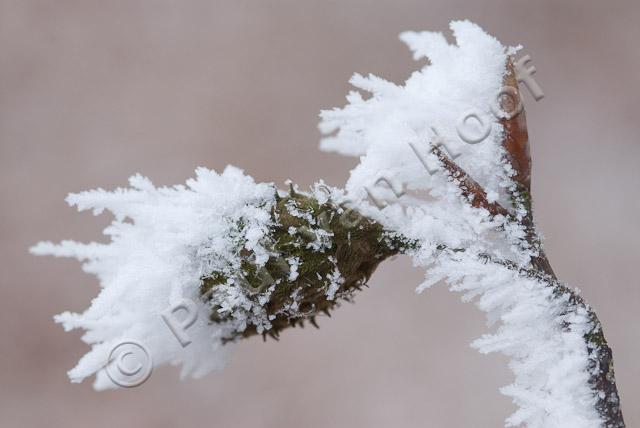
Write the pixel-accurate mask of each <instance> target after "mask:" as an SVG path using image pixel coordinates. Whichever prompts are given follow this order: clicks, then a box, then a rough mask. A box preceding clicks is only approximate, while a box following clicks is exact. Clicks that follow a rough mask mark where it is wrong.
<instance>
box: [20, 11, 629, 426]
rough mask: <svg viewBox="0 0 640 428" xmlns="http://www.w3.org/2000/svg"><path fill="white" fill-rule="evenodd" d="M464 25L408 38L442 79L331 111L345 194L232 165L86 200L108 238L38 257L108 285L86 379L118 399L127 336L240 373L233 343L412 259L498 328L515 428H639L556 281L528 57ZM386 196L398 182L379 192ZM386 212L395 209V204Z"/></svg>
mask: <svg viewBox="0 0 640 428" xmlns="http://www.w3.org/2000/svg"><path fill="white" fill-rule="evenodd" d="M451 29H452V30H453V33H454V36H455V38H456V44H450V43H448V42H447V40H446V38H445V37H444V36H443V34H442V33H432V32H406V33H402V34H401V36H400V37H401V39H402V40H403V41H404V42H405V43H406V44H407V45H408V46H409V48H410V49H411V50H412V51H413V54H414V58H415V59H417V60H418V59H422V58H427V59H429V62H428V64H427V65H425V66H424V67H423V68H422V69H420V70H418V71H416V72H414V73H412V74H411V76H410V77H409V78H408V79H407V80H406V82H405V83H404V84H403V85H397V84H395V83H392V82H388V81H386V80H384V79H382V78H379V77H376V76H373V75H369V76H367V77H364V76H361V75H357V74H356V75H354V76H353V78H352V79H351V83H352V84H353V85H354V86H355V87H356V88H357V89H360V90H362V91H365V92H368V93H370V94H371V96H370V97H366V98H365V97H363V96H362V94H361V93H360V92H358V91H352V92H350V93H349V95H348V96H347V105H346V106H345V107H343V108H335V109H332V110H325V111H323V112H322V113H321V123H320V130H321V132H322V133H323V134H324V135H325V138H323V140H322V142H321V145H320V147H321V149H322V150H327V151H335V152H338V153H340V154H343V155H349V156H357V157H358V158H359V163H358V165H357V166H356V167H355V168H354V169H353V170H352V171H351V174H350V178H349V180H348V181H347V183H346V185H345V189H344V190H341V189H336V188H330V187H328V186H326V185H324V184H323V183H320V184H316V185H315V186H314V187H313V188H312V189H311V191H310V192H302V191H300V190H298V189H296V188H295V187H294V186H293V185H291V186H290V189H289V191H287V192H285V191H279V190H277V189H276V188H275V186H274V185H273V184H272V183H256V182H255V181H254V180H253V179H252V178H251V177H250V176H247V175H245V174H244V173H243V172H242V171H241V170H239V169H238V168H235V167H232V166H228V167H227V168H225V170H224V171H223V172H222V173H220V174H219V173H217V172H215V171H211V170H208V169H206V168H199V169H197V170H196V177H195V178H193V179H190V180H188V181H187V183H186V185H183V186H174V187H161V188H157V187H155V186H154V185H153V184H152V183H151V181H150V180H149V179H147V178H144V177H142V176H139V175H136V176H134V177H131V178H130V187H129V188H125V189H116V190H115V191H112V192H107V191H104V190H102V189H98V190H93V191H88V192H82V193H79V194H71V195H69V197H68V199H67V201H68V202H69V203H70V204H71V205H76V206H77V207H78V209H80V210H87V209H91V210H93V212H94V214H100V213H101V212H103V211H104V210H109V211H111V212H112V213H113V214H114V217H115V218H114V220H113V222H112V223H111V225H109V227H108V228H106V229H105V234H106V235H108V236H110V238H111V241H110V242H109V243H104V244H103V243H95V242H93V243H89V244H82V243H78V242H75V241H63V242H62V243H60V244H57V245H56V244H52V243H51V242H41V243H39V244H38V245H36V246H35V247H34V248H32V249H31V251H32V252H33V253H35V254H39V255H45V254H48V255H55V256H61V257H75V258H77V259H79V260H81V261H83V263H84V269H85V270H86V271H87V272H89V273H93V274H95V275H96V276H97V277H98V278H99V280H100V285H101V287H102V291H101V293H100V294H99V295H98V296H97V297H96V298H95V299H94V300H93V301H92V304H91V306H90V307H89V308H88V309H87V310H86V311H85V312H84V313H81V314H75V313H69V312H65V313H62V314H60V315H58V316H56V318H55V319H56V321H57V322H59V323H61V324H63V326H64V327H65V329H67V330H70V329H74V328H82V329H85V330H86V331H87V334H86V335H84V336H83V339H84V340H85V341H86V342H87V343H89V344H90V345H92V348H91V350H90V351H89V352H88V353H87V354H86V355H85V356H84V357H83V358H82V359H81V360H80V361H79V363H78V364H77V366H76V367H75V368H73V369H72V370H71V371H69V377H70V378H71V380H72V381H74V382H79V381H82V380H83V379H84V378H86V377H89V376H92V375H94V374H95V375H96V382H95V384H94V386H95V388H96V389H106V388H113V387H116V386H117V385H116V384H114V382H112V380H113V379H110V378H109V376H107V374H108V373H105V372H107V370H106V368H107V367H111V366H110V364H111V363H110V362H109V353H110V350H111V349H113V347H114V346H117V345H118V344H119V343H121V342H122V341H123V340H128V339H132V340H137V341H139V342H143V343H144V344H145V345H146V347H148V349H149V352H150V353H151V354H153V365H154V366H159V365H163V364H169V363H171V364H180V365H182V375H183V376H188V375H190V376H194V377H198V376H202V375H204V374H206V373H208V372H209V371H211V370H214V369H219V368H222V367H223V366H224V362H225V359H226V356H227V354H228V351H229V349H230V348H232V347H233V344H232V342H236V341H239V340H242V339H244V338H248V337H252V336H262V337H263V338H264V339H265V340H266V339H267V338H269V337H271V338H274V339H278V337H279V336H280V334H281V332H282V331H283V330H285V329H287V328H289V327H297V326H300V327H301V326H303V325H304V324H305V323H310V324H312V325H314V326H316V327H317V325H318V320H317V317H318V316H322V315H330V314H331V312H332V311H333V310H334V309H335V308H336V307H337V306H338V304H339V303H340V302H341V301H345V300H346V301H351V300H352V299H353V298H354V296H355V294H356V293H357V292H358V290H360V289H361V288H362V287H364V286H366V284H367V280H368V279H369V278H370V276H371V275H372V274H373V272H374V270H375V269H376V267H377V266H378V265H379V264H380V263H381V262H382V261H384V260H385V259H387V258H389V257H391V256H394V255H396V254H407V255H409V256H410V257H411V258H412V261H413V262H414V264H415V265H416V266H419V267H422V268H423V269H424V271H425V273H426V275H425V278H426V279H425V281H424V282H423V283H422V284H421V285H420V286H419V287H418V291H423V290H424V289H426V288H428V287H430V286H432V285H433V284H435V283H438V282H442V283H445V284H447V285H448V286H449V287H450V288H451V289H452V290H454V291H458V292H462V293H463V298H464V299H466V300H470V301H473V302H474V303H475V305H476V306H477V307H478V308H479V309H480V310H482V311H483V312H485V313H486V315H487V319H488V321H489V324H490V325H492V324H496V328H494V329H493V331H492V332H491V333H489V334H485V335H483V336H482V337H481V338H479V339H477V340H476V341H474V342H473V343H472V346H474V347H475V348H477V349H478V350H479V351H480V352H483V353H490V352H500V353H502V354H504V355H505V356H507V357H508V358H509V368H510V369H511V371H512V372H513V374H514V377H515V378H514V381H513V383H512V384H511V385H508V386H505V387H504V388H502V389H501V391H502V393H503V394H505V395H507V396H509V397H511V398H512V400H513V402H514V403H515V404H516V405H517V410H516V412H515V413H514V414H513V415H511V416H510V417H509V418H508V419H507V421H506V422H507V425H508V426H527V427H529V428H602V427H606V428H621V427H624V426H625V425H624V421H623V418H622V413H621V410H620V400H619V397H618V392H617V389H616V383H615V377H614V371H613V362H612V356H611V350H610V348H609V347H608V346H607V343H606V341H605V338H604V335H603V331H602V327H601V325H600V322H599V320H598V318H597V317H596V315H595V313H594V312H593V310H592V309H591V307H590V306H589V305H587V304H586V303H585V301H584V300H583V299H582V297H581V296H580V295H579V294H578V292H576V291H574V290H573V289H570V288H569V287H568V286H566V285H565V284H564V283H562V282H560V281H559V280H558V279H557V277H556V275H555V273H554V271H553V269H552V267H551V264H550V263H549V260H548V258H547V256H546V255H545V253H544V250H543V247H542V243H541V239H540V235H539V233H538V231H537V229H536V226H535V222H534V216H533V208H532V200H531V159H530V155H529V141H528V134H527V125H526V119H525V114H524V111H523V110H522V109H521V108H520V107H521V105H522V103H521V97H520V93H519V88H518V83H517V81H516V80H517V79H516V76H515V73H514V67H513V62H512V55H514V53H515V52H516V51H517V49H516V48H510V47H506V46H504V45H502V44H501V43H500V42H499V41H498V40H496V39H495V38H493V37H492V36H490V35H488V34H487V33H486V32H484V31H483V30H482V29H481V28H480V27H478V26H477V25H475V24H473V23H471V22H468V21H455V22H452V23H451ZM496 94H499V95H500V96H498V97H496ZM496 98H498V99H497V103H498V104H499V105H497V106H496ZM497 110H500V112H498V111H497ZM469 112H471V113H469ZM507 112H510V113H507ZM461 116H462V123H463V124H464V123H465V121H466V119H467V118H470V117H473V118H474V120H477V121H478V122H479V124H480V126H481V129H482V131H481V132H480V135H482V139H480V140H477V139H473V138H472V139H470V140H467V139H465V137H463V134H464V135H466V136H468V137H469V136H471V137H472V136H473V135H472V134H473V132H471V133H469V132H464V133H460V129H459V128H457V126H452V125H453V124H456V123H458V124H460V118H461ZM471 125H472V127H473V124H471ZM469 130H470V129H469V128H467V129H466V131H469ZM476 130H477V127H476ZM476 134H477V132H476ZM434 135H435V136H436V138H434ZM429 141H431V143H430V144H428V143H427V142H429ZM471 141H473V142H471ZM465 142H466V143H468V144H465ZM440 143H442V144H444V147H446V149H447V150H446V151H445V150H444V149H443V146H438V144H440ZM449 143H450V144H451V146H449ZM480 143H481V144H480ZM450 150H451V151H450ZM431 166H433V168H431ZM381 182H385V183H386V184H387V185H388V186H380V187H378V188H376V189H375V192H373V193H371V192H370V190H371V189H370V188H369V187H368V186H370V185H371V184H372V183H374V184H377V183H381ZM398 183H402V185H401V186H400V185H397V184H398ZM401 187H402V188H401ZM399 189H400V190H399ZM392 193H393V195H394V196H395V198H393V197H392V196H391V194H392ZM374 196H375V197H374ZM423 196H424V198H423ZM368 197H370V198H371V199H374V200H375V206H374V205H372V204H370V203H369V199H368ZM388 197H391V198H392V199H393V200H394V202H395V203H392V204H383V203H380V201H384V200H385V199H388ZM185 300H188V301H190V302H191V303H192V304H193V307H194V308H195V309H196V310H197V314H196V315H197V316H195V317H194V318H193V324H192V325H191V324H190V325H189V327H188V329H187V330H186V331H185V333H188V336H189V340H190V341H189V344H188V346H184V345H183V342H182V341H178V340H176V337H175V336H174V335H173V334H172V333H171V331H172V330H170V329H167V326H166V324H165V323H164V322H163V319H162V317H161V316H160V314H163V313H165V312H166V311H167V310H172V308H175V307H179V305H181V304H183V303H184V301H185ZM200 315H201V316H200Z"/></svg>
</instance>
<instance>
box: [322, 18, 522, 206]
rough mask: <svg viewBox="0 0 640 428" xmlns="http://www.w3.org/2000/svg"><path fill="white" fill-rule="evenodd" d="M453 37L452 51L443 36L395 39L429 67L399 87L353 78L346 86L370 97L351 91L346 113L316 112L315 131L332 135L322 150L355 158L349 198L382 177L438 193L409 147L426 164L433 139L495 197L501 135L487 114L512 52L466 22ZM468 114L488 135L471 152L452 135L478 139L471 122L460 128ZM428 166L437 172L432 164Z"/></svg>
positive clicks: (373, 79)
mask: <svg viewBox="0 0 640 428" xmlns="http://www.w3.org/2000/svg"><path fill="white" fill-rule="evenodd" d="M451 29H452V30H453V34H454V35H455V37H456V41H457V45H450V44H449V43H447V41H446V39H445V37H444V36H443V35H442V33H431V32H422V33H414V32H405V33H402V34H401V36H400V38H401V39H402V40H403V41H404V42H405V43H406V44H407V45H408V46H409V48H410V49H411V50H412V51H413V54H414V58H415V59H421V58H428V59H429V61H430V63H431V65H426V66H425V67H424V68H422V69H421V70H418V71H415V72H414V73H413V74H412V75H411V77H409V79H408V80H407V81H406V82H405V84H404V85H396V84H394V83H391V82H389V81H386V80H384V79H382V78H379V77H376V76H374V75H369V76H368V77H363V76H361V75H358V74H355V75H354V76H353V77H352V78H351V81H350V82H351V84H353V85H354V86H355V87H357V88H359V89H362V90H364V91H366V92H369V93H370V94H371V96H370V97H368V98H366V99H364V98H363V97H362V95H361V94H360V92H357V91H352V92H350V93H349V95H348V96H347V100H348V101H349V104H348V105H347V106H345V107H344V108H342V109H333V110H325V111H322V112H321V114H320V116H321V118H322V121H321V123H320V130H321V131H322V132H323V133H325V134H330V136H327V137H325V138H324V139H323V140H322V142H321V145H320V147H321V149H323V150H327V151H336V152H338V153H341V154H345V155H351V156H360V164H359V165H358V166H357V167H356V168H355V169H354V170H353V171H351V177H350V179H349V181H348V183H347V185H346V190H347V192H349V193H350V194H351V196H352V197H355V198H366V194H365V193H364V189H365V186H372V185H374V183H375V181H376V180H377V179H378V178H379V177H380V175H381V173H384V175H385V176H386V177H387V178H390V179H393V180H397V181H399V182H402V183H404V184H405V185H407V186H408V187H409V188H412V189H429V188H433V187H438V182H437V181H435V182H434V181H433V180H431V179H430V178H431V177H430V174H429V173H428V171H427V170H426V169H425V168H424V166H423V165H422V164H421V163H420V162H419V160H418V158H417V157H416V155H415V153H414V152H413V150H412V149H411V146H410V145H409V144H410V143H411V144H413V145H414V146H415V147H416V148H419V149H421V152H423V154H424V156H425V158H428V157H430V156H432V155H429V153H428V150H427V148H428V145H427V144H428V142H429V141H431V140H433V139H434V136H435V133H434V131H435V132H437V134H438V135H439V136H440V137H442V138H443V139H444V140H445V141H446V142H447V147H448V148H449V149H451V151H452V152H453V153H455V154H460V157H459V158H457V159H456V162H457V163H458V164H459V165H460V166H461V167H462V168H464V169H465V170H466V171H467V172H468V173H470V174H471V175H472V176H473V177H474V178H475V179H476V180H477V181H478V182H480V183H481V184H482V185H484V186H485V189H487V191H492V192H495V193H497V194H499V192H500V191H501V183H503V182H504V181H505V172H504V171H503V168H499V167H497V164H498V162H499V159H500V156H499V154H500V152H501V147H500V144H499V142H500V139H501V133H502V127H501V126H500V125H499V124H498V123H497V121H496V120H495V117H494V115H493V113H492V111H491V106H492V103H494V102H495V100H496V95H497V94H498V92H499V90H500V88H501V86H502V76H503V73H504V65H505V61H506V58H507V53H508V52H509V51H510V50H508V49H507V48H505V47H503V46H502V45H501V44H500V42H498V41H497V40H496V39H495V38H493V37H492V36H489V35H488V34H486V33H485V32H484V31H483V30H482V29H481V28H480V27H478V26H477V25H475V24H472V23H470V22H468V21H463V22H453V23H451ZM471 112H476V113H477V114H478V116H479V117H480V118H481V119H482V121H483V123H484V124H486V125H487V126H488V127H490V129H491V131H490V134H489V135H488V136H487V137H486V138H485V140H484V141H482V142H479V143H476V144H468V143H466V142H465V141H464V140H463V139H462V138H461V137H460V135H458V129H461V130H462V131H463V132H465V135H466V134H467V133H468V134H469V135H470V136H472V137H476V136H480V135H482V133H481V131H482V130H481V127H480V125H479V124H478V122H477V121H476V120H475V119H468V120H467V122H466V125H459V122H460V121H461V120H462V119H463V117H464V116H465V115H466V114H467V113H471ZM431 162H432V163H433V164H434V165H437V163H436V162H435V160H434V159H431Z"/></svg>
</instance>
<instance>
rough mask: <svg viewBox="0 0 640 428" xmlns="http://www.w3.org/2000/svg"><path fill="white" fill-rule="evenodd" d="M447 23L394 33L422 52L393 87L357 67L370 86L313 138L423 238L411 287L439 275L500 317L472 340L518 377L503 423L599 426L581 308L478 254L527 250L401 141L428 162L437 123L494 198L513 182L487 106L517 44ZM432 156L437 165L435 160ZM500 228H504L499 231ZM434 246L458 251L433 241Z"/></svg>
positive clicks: (513, 255) (376, 214)
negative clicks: (473, 140)
mask: <svg viewBox="0 0 640 428" xmlns="http://www.w3.org/2000/svg"><path fill="white" fill-rule="evenodd" d="M451 29H452V30H453V34H454V36H455V38H456V45H450V44H448V43H447V41H446V40H445V38H444V36H443V35H442V34H441V33H428V32H423V33H403V34H402V35H401V39H402V40H403V41H404V42H406V43H407V44H408V45H409V47H410V48H411V50H412V51H413V52H414V57H415V58H416V59H420V58H424V57H426V58H428V59H429V61H430V64H428V65H426V66H425V67H424V68H422V69H421V70H419V71H416V72H414V73H413V74H412V75H411V77H410V78H409V79H408V80H407V81H406V82H405V84H404V85H402V86H400V85H396V84H393V83H391V82H387V81H386V80H384V79H381V78H378V77H375V76H369V77H368V78H364V77H362V76H359V75H355V76H354V77H353V78H352V79H351V83H352V84H353V85H354V86H356V87H358V88H360V89H363V90H365V91H367V92H370V93H371V96H370V97H369V98H367V99H363V97H362V96H361V95H360V93H358V92H351V93H350V94H349V95H348V97H347V100H348V102H349V103H348V105H347V106H346V107H344V108H342V109H334V110H331V111H323V112H322V113H321V117H322V122H321V123H320V129H321V131H323V132H324V133H325V134H329V135H330V136H328V137H326V138H325V139H324V140H322V143H321V148H322V149H324V150H330V151H336V152H338V153H341V154H344V155H352V156H359V157H360V163H359V165H358V166H357V167H356V168H355V169H354V170H353V171H352V172H351V177H350V178H349V181H348V183H347V186H346V190H347V199H348V200H350V201H351V202H352V203H353V204H354V205H357V207H358V209H359V210H361V211H362V212H363V213H365V214H366V215H368V216H371V217H373V218H375V219H376V220H378V221H379V222H381V223H382V224H384V225H385V226H386V227H387V228H389V229H392V230H396V231H398V232H400V233H402V234H403V235H405V236H407V237H409V238H413V239H417V240H419V241H420V242H421V243H422V248H421V250H420V251H417V252H416V253H415V254H414V256H413V258H414V262H415V263H416V264H417V265H419V266H421V267H424V268H425V270H426V272H427V278H428V280H427V281H426V282H425V283H424V284H423V285H421V286H420V287H419V291H422V290H423V289H425V288H426V287H428V286H430V285H432V284H434V283H435V282H437V281H439V280H441V279H444V280H446V281H447V282H449V284H451V286H452V289H454V290H459V291H462V292H464V293H465V298H466V299H472V298H475V299H476V302H477V305H478V307H479V308H480V309H482V310H483V311H485V312H486V313H487V314H488V318H489V321H490V324H493V323H498V327H497V331H496V332H495V333H494V334H492V335H486V336H484V337H482V338H480V339H478V340H477V341H475V342H474V346H475V347H477V348H478V349H479V350H480V351H481V352H484V353H486V352H501V353H503V354H505V355H507V356H508V357H509V358H510V361H511V363H510V367H511V369H512V371H513V372H514V374H515V381H514V383H513V384H512V385H510V386H507V387H505V388H503V389H502V392H503V393H504V394H506V395H508V396H510V397H512V398H513V400H514V402H515V403H516V404H517V405H518V407H519V409H518V411H517V412H516V413H515V414H513V415H512V416H511V417H510V418H509V419H508V420H507V424H508V425H510V426H520V425H521V424H523V425H524V426H527V427H536V428H537V427H540V428H550V427H554V428H555V427H563V428H567V427H570V428H573V427H575V428H588V427H599V426H601V425H602V423H601V420H600V419H599V416H598V414H597V412H596V410H595V407H594V404H595V396H594V392H593V391H592V390H591V388H590V387H589V385H588V380H589V373H588V368H587V364H588V361H589V358H588V354H587V349H586V344H585V341H584V339H583V335H584V333H585V332H586V331H588V328H589V320H588V318H587V314H586V313H578V314H570V315H566V314H564V315H563V314H562V313H561V309H562V307H563V304H564V303H565V302H562V301H560V300H558V299H557V298H554V297H553V296H552V294H551V288H550V287H548V286H546V285H545V284H543V283H540V282H538V281H537V280H534V279H527V278H522V277H519V276H518V275H517V274H516V273H515V272H513V271H510V270H508V269H507V268H505V267H502V266H500V265H496V264H494V263H484V262H482V261H481V260H482V259H480V258H478V254H487V255H490V256H492V257H493V258H499V259H506V260H510V261H512V262H514V263H516V264H517V265H522V266H525V265H527V264H528V262H529V261H530V257H531V255H532V254H531V251H530V250H528V249H526V248H525V246H523V245H522V243H523V238H524V231H523V229H522V227H518V226H514V225H513V224H508V223H507V222H506V221H505V219H503V218H500V217H498V218H494V219H492V218H491V217H490V216H489V215H488V212H486V211H485V210H481V209H474V208H471V207H469V205H468V204H467V203H465V202H463V201H462V198H461V197H460V190H459V188H458V187H457V186H456V185H455V184H454V183H451V182H449V181H448V180H447V177H446V175H445V174H443V173H442V172H435V173H433V174H431V173H430V172H429V171H428V170H427V169H426V168H425V167H424V165H423V164H422V162H421V161H420V159H419V158H418V157H417V156H416V154H415V153H414V152H413V150H412V149H411V147H410V146H409V143H412V144H414V145H415V146H417V147H423V154H424V156H425V157H427V160H429V158H428V156H429V155H428V147H429V146H428V142H429V141H430V140H432V139H433V135H434V134H433V130H434V129H435V130H436V131H437V133H438V134H439V135H440V136H441V137H444V139H445V140H446V141H447V143H448V144H449V148H453V149H454V150H453V152H454V153H456V152H457V153H460V156H459V157H458V158H456V159H455V162H456V163H457V164H458V165H459V166H460V167H462V169H464V170H465V171H466V172H467V173H468V174H469V175H470V176H471V177H472V178H474V179H475V180H476V181H477V182H479V183H480V184H481V185H482V186H483V187H484V188H485V190H487V193H488V194H489V197H490V198H491V199H492V200H498V201H499V202H500V203H502V204H503V205H504V206H509V201H508V200H507V199H506V198H505V195H506V191H505V189H506V188H508V187H509V186H510V185H511V184H512V181H511V179H510V175H511V173H512V172H511V170H510V166H509V165H506V164H505V163H504V162H503V160H502V159H503V151H502V148H501V141H502V132H503V129H502V127H501V125H500V124H499V122H498V120H497V119H496V117H495V116H494V115H492V113H491V105H492V103H493V102H495V100H496V95H497V94H498V92H499V89H500V87H501V84H502V79H503V76H504V73H505V63H506V59H507V55H509V54H512V53H513V52H515V49H513V48H507V47H504V46H503V45H502V44H500V42H498V41H497V40H496V39H495V38H493V37H491V36H490V35H488V34H486V33H485V32H484V31H483V30H482V29H481V28H480V27H478V26H477V25H475V24H472V23H470V22H468V21H464V22H453V23H452V24H451ZM469 111H475V112H482V115H481V117H483V118H484V120H487V121H490V123H491V132H490V134H489V135H488V136H487V138H485V139H484V140H483V141H482V142H480V143H478V144H473V145H471V144H467V143H465V142H464V141H462V140H461V138H460V137H459V135H458V134H457V131H456V127H458V126H459V124H460V118H461V117H462V116H463V115H464V114H466V112H469ZM430 161H431V162H432V163H433V164H436V165H437V162H435V159H433V158H431V159H430ZM381 177H385V178H386V179H388V180H389V182H390V183H391V184H392V186H395V188H396V192H391V191H390V190H389V185H388V183H382V184H381V182H378V184H377V185H376V181H378V179H379V178H381ZM401 185H403V186H405V187H406V188H408V189H409V190H412V189H413V190H416V189H417V190H425V191H426V193H427V195H428V197H427V199H424V197H422V198H419V197H416V195H414V194H406V195H404V196H401V197H397V194H398V193H400V192H399V191H398V190H399V188H400V187H401ZM367 189H368V190H369V191H370V192H369V193H368V192H367ZM372 189H374V190H375V192H376V193H377V196H381V198H379V199H386V200H388V201H393V203H391V204H390V205H388V206H386V207H382V208H381V205H380V204H379V203H375V204H374V203H373V202H372V199H371V198H370V193H371V190H372ZM394 193H395V194H394ZM414 193H415V192H414ZM498 226H505V227H504V230H503V229H501V228H499V227H498ZM443 246H444V247H446V248H448V249H457V248H463V249H465V252H464V253H461V252H454V251H446V250H445V251H441V248H442V247H443ZM564 323H566V324H564ZM563 325H566V326H568V327H569V328H568V329H567V328H563Z"/></svg>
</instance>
